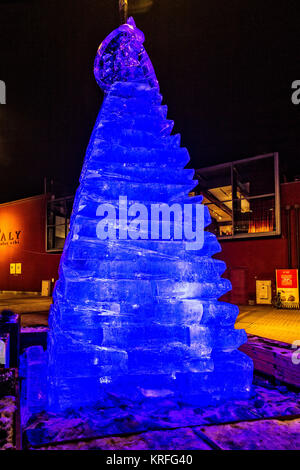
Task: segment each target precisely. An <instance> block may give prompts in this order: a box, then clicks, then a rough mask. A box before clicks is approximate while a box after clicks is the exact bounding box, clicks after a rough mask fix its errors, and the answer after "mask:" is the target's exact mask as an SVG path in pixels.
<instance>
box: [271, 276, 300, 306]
mask: <svg viewBox="0 0 300 470" xmlns="http://www.w3.org/2000/svg"><path fill="white" fill-rule="evenodd" d="M276 287H277V292H280V295H281V301H282V303H283V304H285V303H288V304H297V303H298V302H299V289H298V269H276Z"/></svg>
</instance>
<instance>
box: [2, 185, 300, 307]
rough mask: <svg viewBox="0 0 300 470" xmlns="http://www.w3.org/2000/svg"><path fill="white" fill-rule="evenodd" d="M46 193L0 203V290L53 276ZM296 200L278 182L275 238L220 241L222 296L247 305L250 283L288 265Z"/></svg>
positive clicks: (299, 190)
mask: <svg viewBox="0 0 300 470" xmlns="http://www.w3.org/2000/svg"><path fill="white" fill-rule="evenodd" d="M46 203H47V196H45V195H41V196H36V197H31V198H27V199H22V200H19V201H14V202H10V203H7V204H0V291H1V290H15V291H38V292H39V291H41V281H42V280H43V279H52V278H54V279H55V280H57V278H58V266H59V260H60V254H52V253H47V252H46V248H45V243H46V234H45V227H46ZM295 204H300V182H295V183H286V184H282V185H281V225H282V235H281V236H280V237H276V238H257V239H248V240H234V241H229V240H228V241H223V242H222V243H221V246H222V252H221V253H219V254H218V255H216V257H217V258H220V259H222V260H224V261H225V262H226V264H227V271H226V272H225V275H224V276H225V277H228V278H229V279H230V280H231V282H232V285H233V290H232V292H231V293H229V294H228V295H227V296H225V299H224V300H228V301H232V302H233V303H240V304H242V303H246V302H247V301H248V299H249V298H253V299H254V298H255V281H256V280H257V279H271V280H272V281H273V285H274V286H275V269H278V268H287V267H288V242H287V231H286V211H285V207H286V206H287V205H290V206H292V207H293V206H294V205H295ZM291 232H292V240H291V243H292V266H291V267H295V268H297V259H296V243H295V233H296V227H295V210H294V209H293V208H292V210H291ZM10 263H22V274H20V275H14V274H10Z"/></svg>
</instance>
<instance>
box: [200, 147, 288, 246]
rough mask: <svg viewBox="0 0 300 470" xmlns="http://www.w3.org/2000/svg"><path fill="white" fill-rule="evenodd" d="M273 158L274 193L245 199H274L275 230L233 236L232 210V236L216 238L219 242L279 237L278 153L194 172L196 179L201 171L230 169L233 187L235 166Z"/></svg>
mask: <svg viewBox="0 0 300 470" xmlns="http://www.w3.org/2000/svg"><path fill="white" fill-rule="evenodd" d="M270 157H273V158H274V192H273V193H266V194H262V195H259V196H249V197H248V198H247V199H248V200H253V199H262V198H267V197H272V196H273V197H274V198H275V221H276V224H275V226H276V229H275V230H274V231H271V232H255V233H239V234H234V210H232V227H233V234H232V235H226V236H218V239H220V240H222V241H223V240H236V239H245V238H247V239H248V238H258V237H259V238H260V237H272V236H279V235H281V217H280V181H279V156H278V152H274V153H267V154H264V155H257V156H255V157H251V158H245V159H242V160H235V161H233V162H229V163H221V164H219V165H214V166H210V167H204V168H199V169H198V170H196V173H195V179H198V178H197V172H199V173H200V172H201V170H206V171H211V172H213V171H216V172H217V171H219V170H222V169H225V168H230V172H231V186H232V185H233V169H234V166H235V165H238V164H245V163H248V162H253V161H256V160H261V159H265V158H270Z"/></svg>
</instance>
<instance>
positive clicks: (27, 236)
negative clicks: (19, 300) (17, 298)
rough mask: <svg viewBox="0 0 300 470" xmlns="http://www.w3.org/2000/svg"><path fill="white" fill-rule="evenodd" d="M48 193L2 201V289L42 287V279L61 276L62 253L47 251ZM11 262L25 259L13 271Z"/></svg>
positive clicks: (0, 236) (35, 289) (0, 242)
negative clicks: (7, 201) (13, 271)
mask: <svg viewBox="0 0 300 470" xmlns="http://www.w3.org/2000/svg"><path fill="white" fill-rule="evenodd" d="M46 203H47V196H46V195H41V196H36V197H31V198H26V199H21V200H19V201H13V202H9V203H7V204H0V291H1V290H11V291H34V292H40V291H41V281H42V280H44V279H45V280H47V279H52V278H54V279H55V280H56V279H57V278H58V274H57V271H58V264H59V259H60V255H59V254H51V253H47V252H46V247H45V239H46V236H45V226H46ZM10 263H22V273H21V274H10Z"/></svg>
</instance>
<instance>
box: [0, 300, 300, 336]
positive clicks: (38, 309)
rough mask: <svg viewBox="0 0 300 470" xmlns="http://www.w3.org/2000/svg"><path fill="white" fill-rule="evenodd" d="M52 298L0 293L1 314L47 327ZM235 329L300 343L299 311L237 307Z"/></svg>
mask: <svg viewBox="0 0 300 470" xmlns="http://www.w3.org/2000/svg"><path fill="white" fill-rule="evenodd" d="M51 302H52V299H51V297H40V296H38V295H34V296H32V295H31V296H30V295H26V294H0V312H1V310H3V309H5V308H8V309H11V310H13V311H14V312H16V313H19V314H21V326H22V327H34V326H47V324H48V311H49V307H50V305H51ZM235 327H236V328H243V329H245V330H246V332H247V333H249V334H251V335H256V336H261V337H263V338H269V339H274V340H277V341H282V342H284V343H290V344H291V343H293V342H294V341H296V340H300V310H288V309H282V310H277V309H275V308H273V307H271V306H269V305H255V306H240V314H239V316H238V319H237V322H236V325H235Z"/></svg>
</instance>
